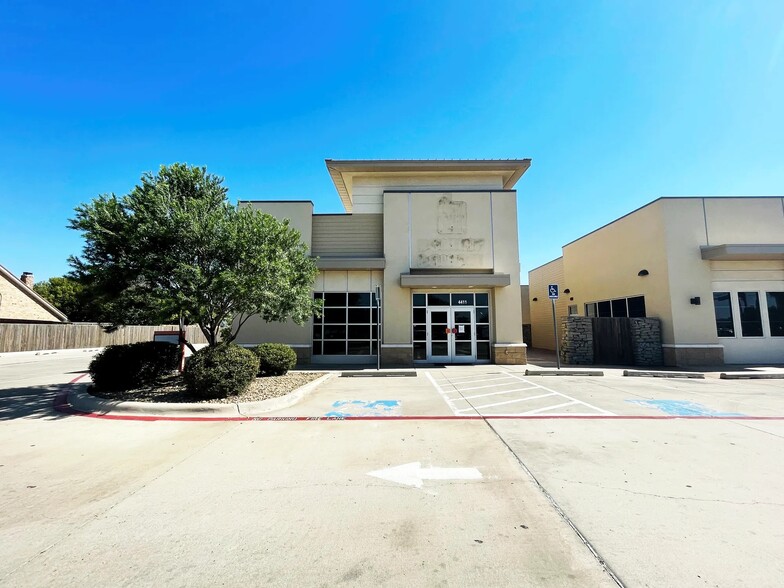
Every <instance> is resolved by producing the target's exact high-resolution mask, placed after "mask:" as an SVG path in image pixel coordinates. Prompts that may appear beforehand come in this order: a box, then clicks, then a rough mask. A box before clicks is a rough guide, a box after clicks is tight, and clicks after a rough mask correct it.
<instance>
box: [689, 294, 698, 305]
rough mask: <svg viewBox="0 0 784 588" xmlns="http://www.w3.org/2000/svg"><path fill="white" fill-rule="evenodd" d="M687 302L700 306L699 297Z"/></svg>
mask: <svg viewBox="0 0 784 588" xmlns="http://www.w3.org/2000/svg"><path fill="white" fill-rule="evenodd" d="M689 302H691V303H692V304H694V305H695V306H699V305H700V297H699V296H695V297H694V298H690V299H689Z"/></svg>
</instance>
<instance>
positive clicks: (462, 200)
mask: <svg viewBox="0 0 784 588" xmlns="http://www.w3.org/2000/svg"><path fill="white" fill-rule="evenodd" d="M326 164H327V170H328V171H329V174H330V177H331V179H332V182H333V183H334V185H335V189H336V190H337V193H338V196H339V197H340V200H341V202H342V203H343V207H344V209H345V213H341V214H314V211H313V203H312V202H310V201H242V202H240V205H241V206H243V205H244V206H253V207H254V208H257V209H259V210H262V211H264V212H266V213H269V214H271V215H273V216H275V217H277V218H288V219H290V223H291V225H292V226H293V227H294V228H296V229H298V230H299V231H300V233H301V235H302V239H303V241H304V242H305V243H306V244H307V245H308V247H309V248H310V250H311V253H312V255H313V256H314V257H317V258H318V259H317V265H318V268H319V270H320V271H319V275H318V278H317V279H316V283H315V285H314V293H313V295H314V296H315V297H316V298H320V299H322V300H323V302H324V312H323V316H321V317H314V319H313V320H312V321H311V322H310V323H309V324H307V325H306V326H304V327H300V326H297V325H294V324H292V323H280V324H268V323H265V322H264V321H263V320H261V319H260V318H258V317H254V318H253V319H251V320H250V321H248V323H246V325H245V326H244V327H243V330H242V331H241V332H240V336H239V339H238V342H239V343H241V344H245V345H255V344H258V343H262V342H283V343H287V344H289V345H291V346H292V347H293V348H294V349H295V350H296V351H297V354H298V356H299V359H300V361H301V362H302V363H312V364H320V363H343V364H345V363H376V361H377V358H378V356H379V354H380V362H381V363H382V364H383V365H416V364H428V363H431V364H432V363H436V364H446V363H450V364H451V363H490V362H495V363H525V362H526V347H525V344H524V343H523V338H522V329H521V324H522V316H521V304H520V289H519V287H520V263H519V253H518V240H517V236H518V226H517V192H516V191H515V189H514V188H515V185H516V183H517V181H518V180H519V179H520V178H521V177H522V175H523V174H524V173H525V171H526V170H527V169H528V167H529V165H530V160H529V159H516V160H410V161H396V160H392V161H334V160H329V159H328V160H327V161H326ZM377 293H378V294H379V295H380V298H377V296H376V294H377ZM379 302H380V304H379Z"/></svg>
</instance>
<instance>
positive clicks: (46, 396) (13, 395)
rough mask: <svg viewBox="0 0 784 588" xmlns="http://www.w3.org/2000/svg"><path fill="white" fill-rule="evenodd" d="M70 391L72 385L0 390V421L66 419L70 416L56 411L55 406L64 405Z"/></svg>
mask: <svg viewBox="0 0 784 588" xmlns="http://www.w3.org/2000/svg"><path fill="white" fill-rule="evenodd" d="M71 390H73V384H51V385H47V386H26V387H19V388H4V389H0V421H10V420H15V419H45V420H60V419H63V418H66V417H68V416H70V415H69V414H67V413H65V412H60V411H58V410H56V409H55V404H56V403H57V404H62V403H64V402H65V396H66V394H68V392H70V391H71ZM56 401H57V402H56Z"/></svg>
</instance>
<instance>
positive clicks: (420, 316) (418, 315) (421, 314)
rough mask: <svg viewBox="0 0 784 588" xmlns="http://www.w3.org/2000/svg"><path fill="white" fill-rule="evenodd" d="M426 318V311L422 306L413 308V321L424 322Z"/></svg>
mask: <svg viewBox="0 0 784 588" xmlns="http://www.w3.org/2000/svg"><path fill="white" fill-rule="evenodd" d="M426 320H427V311H426V310H425V309H424V308H415V309H414V322H415V323H424V322H425V321H426Z"/></svg>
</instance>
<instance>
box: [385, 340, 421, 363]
mask: <svg viewBox="0 0 784 588" xmlns="http://www.w3.org/2000/svg"><path fill="white" fill-rule="evenodd" d="M381 365H382V366H384V367H393V366H405V367H409V366H412V365H414V347H413V346H411V347H408V346H407V347H385V346H384V345H381Z"/></svg>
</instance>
